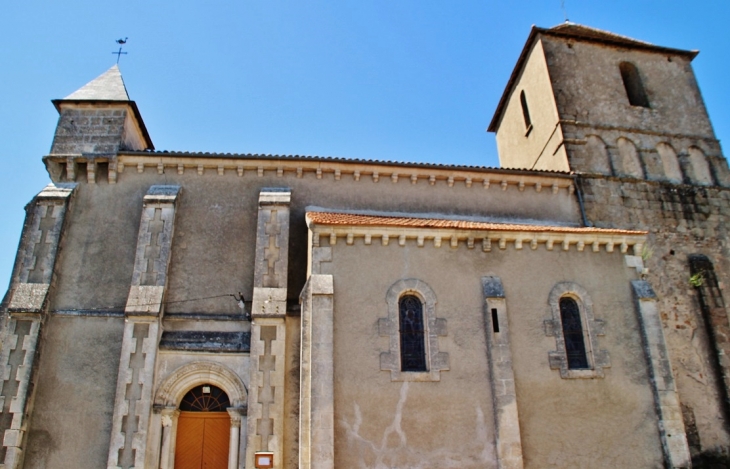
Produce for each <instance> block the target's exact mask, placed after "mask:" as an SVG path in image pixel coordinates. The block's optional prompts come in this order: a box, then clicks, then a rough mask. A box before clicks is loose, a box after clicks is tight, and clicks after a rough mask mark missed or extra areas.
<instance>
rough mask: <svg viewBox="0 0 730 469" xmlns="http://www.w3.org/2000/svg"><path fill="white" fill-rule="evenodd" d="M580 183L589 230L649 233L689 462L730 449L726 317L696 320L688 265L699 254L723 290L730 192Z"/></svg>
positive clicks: (728, 261) (729, 273) (719, 312)
mask: <svg viewBox="0 0 730 469" xmlns="http://www.w3.org/2000/svg"><path fill="white" fill-rule="evenodd" d="M579 183H580V186H582V192H583V198H584V201H585V208H586V214H587V217H588V219H589V221H591V222H593V224H594V225H595V226H600V227H609V226H611V227H621V228H625V229H629V228H636V229H642V230H648V231H649V240H648V242H647V246H646V248H645V251H644V253H643V257H644V258H645V266H646V267H647V268H648V269H649V272H648V279H649V281H650V282H651V284H652V285H654V288H655V290H656V293H657V296H658V297H659V300H658V308H659V311H660V313H661V318H662V321H663V324H664V330H665V334H666V340H667V345H668V348H669V354H670V358H671V362H672V366H673V368H674V371H675V374H676V380H677V388H678V391H679V398H680V401H681V403H682V408H683V413H684V419H685V425H686V427H687V433H688V440H689V443H690V448H691V451H692V454H693V457H694V458H695V460H696V459H697V458H698V457H701V455H702V454H703V453H707V452H718V451H723V448H727V447H728V444H730V436H729V435H728V423H730V422H728V415H727V413H726V412H725V411H724V409H725V408H726V402H724V401H725V400H726V399H727V395H728V386H727V384H726V383H727V381H725V379H724V376H723V375H724V374H725V373H727V372H728V370H729V365H730V364H729V363H728V361H727V358H726V357H727V354H730V341H729V340H730V335H728V330H729V329H728V317H727V312H726V311H725V310H724V308H715V309H713V310H712V311H710V312H709V314H707V315H706V318H707V321H706V320H705V319H703V313H702V310H701V307H700V302H699V296H698V291H697V290H698V289H699V288H700V287H701V286H700V285H697V281H693V282H692V283H694V284H695V285H692V284H691V283H690V277H691V276H692V272H691V270H690V262H689V259H690V256H692V255H697V254H701V255H704V256H706V257H707V258H708V259H709V260H710V261H711V262H712V263H713V265H714V270H715V273H716V275H717V279H718V281H719V282H718V286H719V290H720V291H723V290H726V289H727V286H728V285H730V283H729V281H730V258H729V255H730V253H729V252H728V221H730V191H728V190H726V189H722V188H719V187H700V186H692V185H679V184H668V183H661V182H649V181H639V180H634V179H620V178H605V177H598V176H581V177H580V179H579ZM726 293H727V292H726V291H723V293H722V294H726ZM708 321H709V322H710V323H711V325H712V331H711V333H710V334H708V329H707V327H706V326H707V322H708ZM718 368H719V369H718Z"/></svg>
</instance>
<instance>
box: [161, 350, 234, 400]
mask: <svg viewBox="0 0 730 469" xmlns="http://www.w3.org/2000/svg"><path fill="white" fill-rule="evenodd" d="M201 384H213V385H215V386H218V387H219V388H221V389H222V390H223V391H225V392H226V394H228V398H229V399H230V401H231V405H232V406H233V407H245V406H246V405H247V402H248V390H247V389H246V385H245V384H244V383H243V381H242V380H241V378H239V377H238V375H237V374H236V373H234V372H233V371H232V370H231V369H229V368H228V367H225V366H223V365H220V364H218V363H214V362H208V361H198V362H193V363H188V364H187V365H183V366H181V367H180V368H177V369H176V370H175V371H173V372H172V373H170V375H169V376H168V377H167V378H165V380H164V381H162V384H161V385H160V387H159V388H158V390H157V393H156V394H155V405H161V406H177V405H178V404H179V403H180V401H181V400H182V398H183V397H184V396H185V394H186V393H187V392H188V391H190V390H191V389H192V388H194V387H195V386H199V385H201Z"/></svg>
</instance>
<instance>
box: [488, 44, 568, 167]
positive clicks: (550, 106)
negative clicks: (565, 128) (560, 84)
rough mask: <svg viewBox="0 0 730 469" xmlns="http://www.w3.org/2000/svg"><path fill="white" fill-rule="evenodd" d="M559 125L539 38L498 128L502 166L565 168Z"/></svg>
mask: <svg viewBox="0 0 730 469" xmlns="http://www.w3.org/2000/svg"><path fill="white" fill-rule="evenodd" d="M522 91H524V92H525V97H526V101H527V105H528V108H529V113H530V119H531V121H532V128H531V129H530V131H529V132H528V131H527V129H526V127H525V120H524V116H523V114H522V104H521V102H520V93H521V92H522ZM562 140H563V139H562V134H561V129H560V128H559V127H558V112H557V108H556V106H555V98H554V97H553V93H552V90H551V82H550V76H549V74H548V67H547V63H546V62H545V52H544V51H543V46H542V43H541V42H540V41H536V42H535V43H534V44H533V46H532V49H531V50H530V52H529V54H528V56H527V60H526V61H525V66H524V67H523V69H522V71H521V73H520V75H519V76H518V78H517V80H516V82H515V85H514V87H513V88H512V92H511V93H510V95H509V98H508V101H507V105H506V106H505V108H504V111H503V114H502V119H501V121H500V122H499V126H498V130H497V149H498V152H499V163H500V166H501V167H503V168H528V169H533V168H534V169H549V170H558V171H567V170H568V169H569V168H568V160H567V158H566V156H565V149H564V148H562V147H561V146H560V145H561V143H562Z"/></svg>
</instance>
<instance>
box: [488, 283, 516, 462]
mask: <svg viewBox="0 0 730 469" xmlns="http://www.w3.org/2000/svg"><path fill="white" fill-rule="evenodd" d="M482 291H483V293H484V300H485V303H484V327H485V329H486V331H485V332H486V335H487V352H488V353H487V355H488V358H489V371H490V377H491V380H490V383H491V387H492V401H493V402H494V428H495V433H496V440H497V441H496V444H497V465H498V467H499V468H500V469H522V467H523V463H522V440H521V438H520V420H519V418H518V412H517V393H516V392H515V375H514V370H513V369H512V352H511V351H510V340H509V321H508V318H507V303H506V301H505V296H504V288H503V287H502V280H501V279H500V278H499V277H482Z"/></svg>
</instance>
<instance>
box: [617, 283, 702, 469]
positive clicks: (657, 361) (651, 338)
mask: <svg viewBox="0 0 730 469" xmlns="http://www.w3.org/2000/svg"><path fill="white" fill-rule="evenodd" d="M631 286H632V287H633V291H634V300H635V302H636V312H637V316H638V318H639V324H640V325H641V336H642V340H643V343H644V352H645V353H646V358H647V363H648V365H649V377H650V379H651V387H652V391H653V393H654V405H655V407H656V411H657V414H658V417H659V436H660V438H661V441H662V449H663V451H664V459H665V463H666V465H667V467H671V468H689V467H691V461H690V453H689V446H688V444H687V434H686V433H685V428H684V421H683V420H682V409H681V408H680V405H679V397H678V396H677V388H676V385H675V382H674V373H673V372H672V364H671V363H670V361H669V353H668V351H667V344H666V342H665V340H664V330H663V329H662V320H661V317H660V315H659V309H658V308H657V297H656V294H655V293H654V290H653V289H652V288H651V285H650V284H649V282H647V281H645V280H632V281H631Z"/></svg>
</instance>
